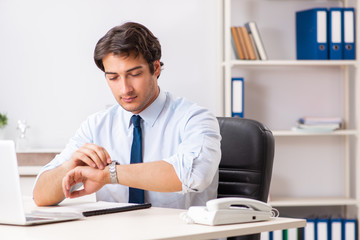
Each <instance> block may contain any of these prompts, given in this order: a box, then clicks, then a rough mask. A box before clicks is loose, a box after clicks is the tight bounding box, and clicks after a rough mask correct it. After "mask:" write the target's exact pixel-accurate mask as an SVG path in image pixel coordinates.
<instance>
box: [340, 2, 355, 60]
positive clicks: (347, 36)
mask: <svg viewBox="0 0 360 240" xmlns="http://www.w3.org/2000/svg"><path fill="white" fill-rule="evenodd" d="M354 11H355V10H354V8H343V43H344V44H343V59H355V36H356V35H355V13H354Z"/></svg>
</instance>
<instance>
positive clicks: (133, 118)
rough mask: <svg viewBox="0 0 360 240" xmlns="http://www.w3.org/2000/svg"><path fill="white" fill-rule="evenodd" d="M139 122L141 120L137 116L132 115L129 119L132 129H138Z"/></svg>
mask: <svg viewBox="0 0 360 240" xmlns="http://www.w3.org/2000/svg"><path fill="white" fill-rule="evenodd" d="M140 120H141V117H140V116H139V115H133V116H132V117H131V122H132V124H134V127H140Z"/></svg>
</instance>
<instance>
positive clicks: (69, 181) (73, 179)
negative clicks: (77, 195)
mask: <svg viewBox="0 0 360 240" xmlns="http://www.w3.org/2000/svg"><path fill="white" fill-rule="evenodd" d="M78 168H79V167H77V168H75V169H73V170H71V171H70V172H68V173H67V174H66V175H65V177H64V178H63V181H62V186H63V192H64V195H65V197H69V194H70V190H71V187H72V186H74V185H75V184H77V183H79V182H81V181H82V179H81V174H77V172H78V171H77V169H78ZM79 173H80V172H79Z"/></svg>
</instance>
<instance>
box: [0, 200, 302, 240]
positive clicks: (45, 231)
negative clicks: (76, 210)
mask: <svg viewBox="0 0 360 240" xmlns="http://www.w3.org/2000/svg"><path fill="white" fill-rule="evenodd" d="M184 211H185V210H180V209H169V208H157V207H151V208H148V209H142V210H136V211H130V212H122V213H114V214H106V215H101V216H94V217H88V218H84V219H82V220H77V221H71V222H62V223H54V224H47V225H38V226H24V227H23V226H7V225H0V236H9V237H10V236H11V239H34V240H35V239H36V240H41V239H61V240H64V239H77V240H78V239H84V238H85V239H95V238H96V239H185V238H186V239H211V238H222V237H227V236H237V235H247V234H253V233H259V232H267V231H272V230H279V229H286V228H299V227H304V226H305V224H306V221H305V220H302V219H290V218H275V219H272V220H270V221H264V222H256V223H243V224H231V225H223V226H205V225H199V224H187V223H185V222H184V221H183V220H182V219H181V218H180V217H179V214H180V213H181V212H184Z"/></svg>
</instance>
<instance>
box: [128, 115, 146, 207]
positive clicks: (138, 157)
mask: <svg viewBox="0 0 360 240" xmlns="http://www.w3.org/2000/svg"><path fill="white" fill-rule="evenodd" d="M140 120H141V117H140V116H139V115H133V116H132V117H131V121H132V123H133V125H134V134H133V142H132V146H131V158H130V163H131V164H132V163H141V162H142V143H141V126H140ZM129 203H144V190H142V189H138V188H131V187H129Z"/></svg>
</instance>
